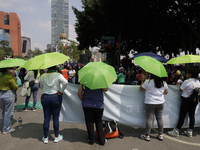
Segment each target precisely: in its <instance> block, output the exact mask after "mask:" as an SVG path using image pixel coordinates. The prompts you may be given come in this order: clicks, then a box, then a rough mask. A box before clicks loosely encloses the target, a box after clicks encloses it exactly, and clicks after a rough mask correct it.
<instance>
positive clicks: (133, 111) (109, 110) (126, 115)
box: [59, 83, 200, 128]
mask: <svg viewBox="0 0 200 150" xmlns="http://www.w3.org/2000/svg"><path fill="white" fill-rule="evenodd" d="M78 87H79V85H75V84H70V83H69V84H68V86H67V88H66V90H65V92H64V93H63V104H62V109H61V113H60V118H59V120H60V121H63V122H71V123H85V120H84V113H83V109H82V104H81V101H80V99H79V97H78ZM168 87H169V89H168V94H167V95H166V96H165V105H164V111H163V120H164V128H174V127H176V125H177V122H178V118H179V110H180V104H181V97H180V95H181V92H180V90H179V89H180V87H179V86H178V85H168ZM144 94H145V92H142V91H140V88H139V85H117V84H113V85H111V86H110V87H109V89H108V91H107V92H105V93H104V104H105V109H104V114H103V120H115V121H117V122H119V123H121V124H124V125H128V126H134V127H145V120H146V116H145V109H144ZM199 111H200V110H199V105H198V106H197V108H196V113H195V118H196V122H195V126H200V112H199ZM188 121H189V119H188V116H187V117H186V119H185V122H184V125H183V127H188ZM153 127H157V122H156V120H155V118H154V121H153Z"/></svg>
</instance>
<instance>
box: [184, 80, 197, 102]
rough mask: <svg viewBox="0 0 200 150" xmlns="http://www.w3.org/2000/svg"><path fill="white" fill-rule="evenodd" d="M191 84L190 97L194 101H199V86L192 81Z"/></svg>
mask: <svg viewBox="0 0 200 150" xmlns="http://www.w3.org/2000/svg"><path fill="white" fill-rule="evenodd" d="M189 81H190V80H189ZM190 82H191V83H192V81H190ZM192 86H193V91H192V94H191V95H190V99H191V100H192V101H194V102H199V99H200V88H199V87H195V86H194V84H193V83H192ZM186 92H187V90H186ZM187 94H188V92H187ZM188 95H189V94H188Z"/></svg>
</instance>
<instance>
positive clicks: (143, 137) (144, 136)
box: [141, 134, 150, 141]
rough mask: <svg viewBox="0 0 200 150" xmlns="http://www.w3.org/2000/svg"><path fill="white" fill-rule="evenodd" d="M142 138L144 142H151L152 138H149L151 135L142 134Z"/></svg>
mask: <svg viewBox="0 0 200 150" xmlns="http://www.w3.org/2000/svg"><path fill="white" fill-rule="evenodd" d="M141 138H142V139H143V140H146V141H150V136H149V135H145V134H142V135H141Z"/></svg>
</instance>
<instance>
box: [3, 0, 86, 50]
mask: <svg viewBox="0 0 200 150" xmlns="http://www.w3.org/2000/svg"><path fill="white" fill-rule="evenodd" d="M72 6H74V7H76V8H77V9H78V10H83V9H82V2H81V0H69V38H76V36H77V35H76V33H75V30H74V24H75V23H76V16H75V14H74V12H73V11H72ZM0 11H4V12H8V13H9V12H14V13H17V15H18V17H19V19H20V21H21V36H26V37H29V38H31V49H32V50H34V48H35V47H36V48H39V49H40V50H42V51H44V50H45V49H47V44H51V0H0Z"/></svg>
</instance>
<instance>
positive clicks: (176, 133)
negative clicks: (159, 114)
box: [167, 129, 179, 137]
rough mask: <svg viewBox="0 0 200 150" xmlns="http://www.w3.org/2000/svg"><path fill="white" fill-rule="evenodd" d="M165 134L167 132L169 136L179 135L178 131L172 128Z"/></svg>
mask: <svg viewBox="0 0 200 150" xmlns="http://www.w3.org/2000/svg"><path fill="white" fill-rule="evenodd" d="M167 134H169V135H171V136H175V137H178V136H179V131H177V130H176V129H173V130H172V131H168V132H167Z"/></svg>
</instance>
